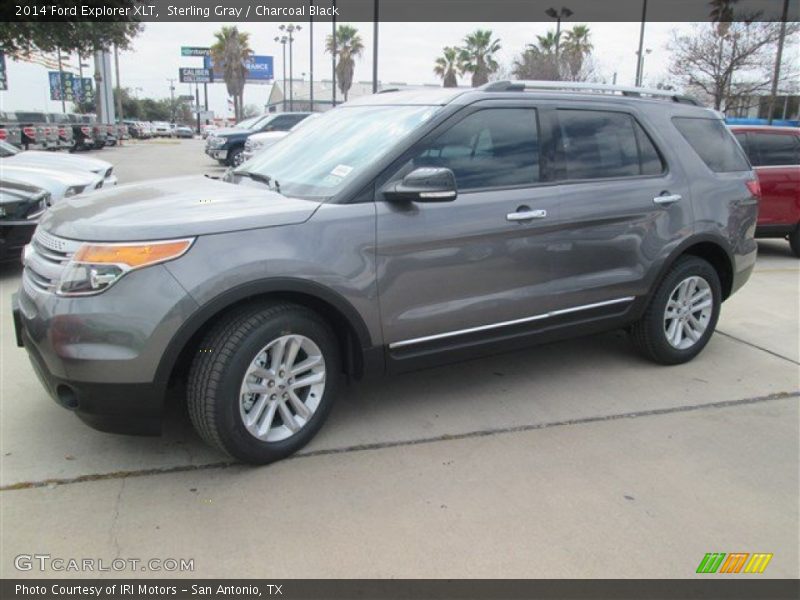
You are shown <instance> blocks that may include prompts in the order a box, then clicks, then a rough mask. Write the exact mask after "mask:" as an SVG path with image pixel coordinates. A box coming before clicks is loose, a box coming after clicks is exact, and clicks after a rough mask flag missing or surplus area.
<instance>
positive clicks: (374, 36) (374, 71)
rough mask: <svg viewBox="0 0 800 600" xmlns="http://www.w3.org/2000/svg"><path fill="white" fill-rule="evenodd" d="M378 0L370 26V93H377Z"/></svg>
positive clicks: (376, 0)
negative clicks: (373, 20) (373, 21)
mask: <svg viewBox="0 0 800 600" xmlns="http://www.w3.org/2000/svg"><path fill="white" fill-rule="evenodd" d="M379 4H380V0H375V7H374V9H373V10H374V13H373V16H374V17H375V24H374V25H373V26H372V93H373V94H377V93H378V18H379V10H380V6H379Z"/></svg>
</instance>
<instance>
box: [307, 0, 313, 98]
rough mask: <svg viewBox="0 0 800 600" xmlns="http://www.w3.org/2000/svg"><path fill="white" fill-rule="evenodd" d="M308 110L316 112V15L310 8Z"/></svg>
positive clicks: (311, 1) (309, 0)
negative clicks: (312, 13)
mask: <svg viewBox="0 0 800 600" xmlns="http://www.w3.org/2000/svg"><path fill="white" fill-rule="evenodd" d="M313 4H314V0H308V5H309V7H310V6H312V5H313ZM308 72H309V76H308V82H309V83H308V106H309V108H308V111H309V112H314V17H312V16H311V11H310V10H309V17H308Z"/></svg>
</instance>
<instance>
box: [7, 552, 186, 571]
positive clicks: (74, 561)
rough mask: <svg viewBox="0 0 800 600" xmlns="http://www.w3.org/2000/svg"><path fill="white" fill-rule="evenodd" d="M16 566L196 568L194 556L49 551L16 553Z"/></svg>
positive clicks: (43, 568)
mask: <svg viewBox="0 0 800 600" xmlns="http://www.w3.org/2000/svg"><path fill="white" fill-rule="evenodd" d="M14 567H15V568H16V569H17V570H18V571H35V570H36V571H58V572H61V571H64V572H74V573H81V572H105V571H117V572H120V571H131V572H137V571H170V572H172V571H178V572H191V571H194V559H193V558H150V559H147V560H142V559H141V558H114V559H112V560H104V559H102V558H61V557H53V556H51V555H49V554H18V555H17V556H16V557H14Z"/></svg>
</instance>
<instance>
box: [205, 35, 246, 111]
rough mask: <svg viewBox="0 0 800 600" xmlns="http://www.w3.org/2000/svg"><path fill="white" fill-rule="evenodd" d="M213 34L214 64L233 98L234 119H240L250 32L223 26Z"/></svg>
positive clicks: (212, 55) (212, 50) (212, 51)
mask: <svg viewBox="0 0 800 600" xmlns="http://www.w3.org/2000/svg"><path fill="white" fill-rule="evenodd" d="M214 36H215V37H216V38H217V41H216V42H215V43H214V45H213V46H211V57H212V58H213V60H214V64H215V65H216V66H217V67H218V68H221V69H222V77H223V79H224V80H225V85H226V86H227V88H228V95H229V96H231V97H232V98H233V113H234V116H235V117H236V120H237V121H239V120H241V119H242V110H243V108H244V84H245V79H246V78H247V67H245V66H244V63H245V61H246V60H247V59H248V58H250V56H252V54H253V51H252V50H251V49H250V34H249V33H246V32H243V31H239V29H238V28H237V27H227V26H225V27H223V28H222V29H221V30H219V31H217V32H216V33H215V34H214Z"/></svg>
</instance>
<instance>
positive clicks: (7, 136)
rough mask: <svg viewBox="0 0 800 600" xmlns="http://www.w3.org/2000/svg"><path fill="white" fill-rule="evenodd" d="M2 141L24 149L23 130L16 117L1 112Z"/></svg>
mask: <svg viewBox="0 0 800 600" xmlns="http://www.w3.org/2000/svg"><path fill="white" fill-rule="evenodd" d="M0 141H2V142H7V143H9V144H13V145H14V146H16V147H18V148H21V147H22V129H20V126H19V123H17V119H16V115H9V113H7V112H5V111H0Z"/></svg>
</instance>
